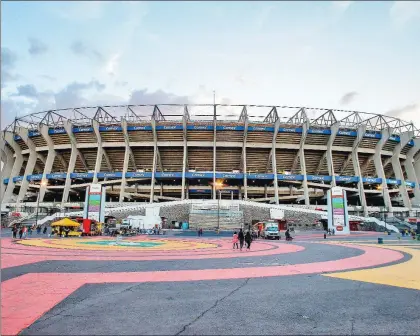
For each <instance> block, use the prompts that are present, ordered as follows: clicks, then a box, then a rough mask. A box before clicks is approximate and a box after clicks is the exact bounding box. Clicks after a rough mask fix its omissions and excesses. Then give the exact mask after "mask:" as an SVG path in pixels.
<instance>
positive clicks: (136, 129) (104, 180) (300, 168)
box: [0, 104, 420, 214]
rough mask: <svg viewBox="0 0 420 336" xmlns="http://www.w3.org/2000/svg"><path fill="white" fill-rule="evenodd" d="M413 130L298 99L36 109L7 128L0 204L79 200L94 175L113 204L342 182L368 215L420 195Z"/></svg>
mask: <svg viewBox="0 0 420 336" xmlns="http://www.w3.org/2000/svg"><path fill="white" fill-rule="evenodd" d="M285 115H286V116H287V117H284V116H285ZM313 115H316V117H314V118H310V117H309V116H313ZM419 135H420V133H419V131H418V130H417V128H416V127H415V126H414V125H413V124H412V123H408V122H404V121H402V120H400V119H398V118H394V117H390V116H384V115H378V114H370V113H363V112H355V111H342V110H331V109H313V108H305V107H288V106H259V105H221V104H214V105H206V104H203V105H175V104H166V105H165V104H162V105H136V106H132V105H131V106H96V107H81V108H72V109H66V110H55V111H47V112H39V113H34V114H31V115H28V116H25V117H22V118H18V119H16V120H15V121H14V122H13V123H12V124H11V125H9V126H8V127H7V128H6V129H5V130H4V131H3V132H2V136H1V142H0V143H1V154H2V155H1V160H2V162H3V168H2V177H3V180H2V183H1V195H2V203H22V202H35V201H36V200H37V197H38V192H39V194H40V195H39V200H40V202H52V201H54V202H61V203H62V204H64V203H66V202H69V201H70V202H83V200H84V192H85V187H86V186H87V185H88V184H90V183H100V184H102V185H104V186H105V187H106V193H107V198H108V200H109V201H112V202H120V203H122V202H127V201H134V200H135V201H143V202H145V201H146V202H162V201H172V200H183V199H197V198H198V199H201V198H202V199H217V198H218V197H221V198H223V199H244V200H253V201H258V202H269V203H275V204H279V203H300V204H305V205H310V204H325V194H326V191H327V190H328V189H329V188H330V187H331V186H335V185H338V186H342V187H344V188H345V189H346V190H347V191H348V200H349V203H350V205H352V206H356V207H359V208H360V209H362V211H363V212H364V213H365V214H367V211H368V208H369V207H370V206H379V207H381V206H384V207H385V208H386V209H389V210H391V209H392V208H399V207H401V208H405V209H409V210H412V209H414V208H418V207H419V203H420V188H419V182H420V152H419V150H420V138H419ZM219 180H220V181H221V180H223V183H224V187H223V189H222V191H221V192H220V193H219V191H218V190H216V186H217V183H215V182H216V181H219ZM41 182H43V183H41Z"/></svg>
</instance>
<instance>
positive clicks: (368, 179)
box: [362, 177, 382, 184]
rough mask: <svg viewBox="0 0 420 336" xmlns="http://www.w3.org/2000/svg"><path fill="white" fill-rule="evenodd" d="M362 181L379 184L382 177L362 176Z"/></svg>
mask: <svg viewBox="0 0 420 336" xmlns="http://www.w3.org/2000/svg"><path fill="white" fill-rule="evenodd" d="M362 181H363V182H364V183H370V184H381V183H382V179H381V178H380V177H363V178H362Z"/></svg>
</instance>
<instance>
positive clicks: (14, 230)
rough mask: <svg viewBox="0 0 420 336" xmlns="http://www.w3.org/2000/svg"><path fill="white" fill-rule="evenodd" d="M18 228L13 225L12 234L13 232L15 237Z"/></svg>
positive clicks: (14, 237)
mask: <svg viewBox="0 0 420 336" xmlns="http://www.w3.org/2000/svg"><path fill="white" fill-rule="evenodd" d="M17 231H18V230H17V228H16V225H13V227H12V234H13V239H16V234H17Z"/></svg>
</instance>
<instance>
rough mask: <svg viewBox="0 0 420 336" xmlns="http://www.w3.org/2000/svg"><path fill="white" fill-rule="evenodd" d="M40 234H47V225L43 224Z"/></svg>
mask: <svg viewBox="0 0 420 336" xmlns="http://www.w3.org/2000/svg"><path fill="white" fill-rule="evenodd" d="M42 234H47V226H46V225H45V226H44V230H42Z"/></svg>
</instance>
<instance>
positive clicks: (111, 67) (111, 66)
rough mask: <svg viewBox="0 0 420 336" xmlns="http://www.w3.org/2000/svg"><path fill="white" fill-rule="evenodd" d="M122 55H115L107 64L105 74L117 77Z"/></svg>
mask: <svg viewBox="0 0 420 336" xmlns="http://www.w3.org/2000/svg"><path fill="white" fill-rule="evenodd" d="M120 57H121V55H120V54H119V53H116V54H113V55H112V56H111V57H110V58H109V59H108V61H107V62H106V64H105V72H106V73H107V74H108V75H111V76H115V75H116V74H117V70H118V66H119V63H120Z"/></svg>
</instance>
